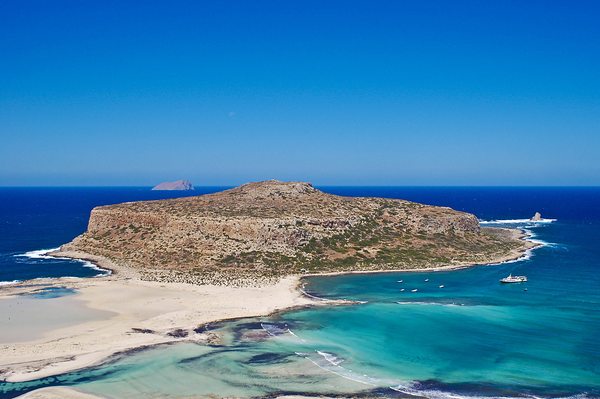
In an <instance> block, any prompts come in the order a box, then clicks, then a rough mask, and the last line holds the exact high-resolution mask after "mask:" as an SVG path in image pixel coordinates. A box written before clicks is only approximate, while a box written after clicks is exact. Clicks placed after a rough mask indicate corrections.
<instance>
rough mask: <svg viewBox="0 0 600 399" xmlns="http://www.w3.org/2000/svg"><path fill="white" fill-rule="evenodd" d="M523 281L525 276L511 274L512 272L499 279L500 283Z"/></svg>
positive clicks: (525, 279) (525, 278)
mask: <svg viewBox="0 0 600 399" xmlns="http://www.w3.org/2000/svg"><path fill="white" fill-rule="evenodd" d="M525 281H527V277H525V276H513V275H512V274H509V275H508V277H504V278H503V279H502V280H500V282H501V283H524V282H525Z"/></svg>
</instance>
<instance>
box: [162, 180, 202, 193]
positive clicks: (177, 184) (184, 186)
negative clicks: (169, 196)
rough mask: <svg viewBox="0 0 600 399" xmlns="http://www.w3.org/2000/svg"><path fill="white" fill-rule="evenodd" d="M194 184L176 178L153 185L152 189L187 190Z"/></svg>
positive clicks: (192, 187) (191, 188)
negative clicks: (175, 179) (172, 180)
mask: <svg viewBox="0 0 600 399" xmlns="http://www.w3.org/2000/svg"><path fill="white" fill-rule="evenodd" d="M193 189H194V186H192V183H190V182H189V181H187V180H178V181H174V182H166V183H161V184H159V185H158V186H156V187H154V188H153V189H152V190H179V191H188V190H193Z"/></svg>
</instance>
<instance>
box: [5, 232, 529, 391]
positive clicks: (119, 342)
mask: <svg viewBox="0 0 600 399" xmlns="http://www.w3.org/2000/svg"><path fill="white" fill-rule="evenodd" d="M507 231H508V230H507ZM510 234H512V235H513V236H514V237H519V238H520V239H521V240H523V241H524V246H523V248H522V249H521V250H515V251H513V252H511V253H510V254H508V255H505V256H503V257H501V258H498V259H493V260H492V261H490V262H488V264H497V263H501V262H506V261H511V260H515V259H518V258H520V257H521V256H523V254H524V252H525V251H527V250H530V249H532V248H534V247H535V246H536V244H535V243H533V242H530V241H526V239H527V237H526V236H525V235H524V233H523V232H522V231H520V230H510ZM51 255H53V256H57V257H68V258H73V259H85V260H88V261H91V262H93V263H94V264H96V265H98V266H99V267H101V268H103V269H107V270H110V271H111V272H112V273H111V274H110V275H108V276H103V277H93V278H82V279H73V278H59V279H36V280H30V281H24V282H20V283H17V284H14V285H8V286H4V287H2V289H1V290H0V311H1V310H3V309H4V307H6V306H7V305H8V306H12V303H13V302H14V298H16V297H18V296H21V297H22V298H27V297H28V295H30V294H35V293H40V292H47V291H48V290H53V289H60V290H72V291H74V292H75V293H76V294H75V295H71V296H69V297H68V299H67V300H69V301H75V302H78V304H83V305H84V306H85V308H86V309H88V310H89V312H90V313H93V312H96V313H95V314H94V315H95V318H94V319H93V320H91V321H90V320H89V319H88V320H86V321H84V322H78V321H77V320H75V321H73V322H72V323H71V324H70V325H67V326H62V327H58V328H56V326H51V325H50V326H49V325H44V323H43V321H41V322H40V323H36V320H29V321H30V322H31V323H32V324H31V326H33V328H35V329H37V331H40V334H41V336H37V337H33V338H32V337H31V336H30V335H28V334H23V335H22V339H20V340H17V342H0V359H1V360H0V380H3V381H7V382H23V381H31V380H35V379H39V378H44V377H49V376H53V375H58V374H63V373H67V372H70V371H74V370H77V369H81V368H85V367H89V366H92V365H96V364H99V363H101V362H102V361H104V360H106V359H108V358H109V357H110V356H111V355H114V354H116V353H119V352H124V351H128V350H131V349H134V348H140V347H147V346H153V345H161V344H168V343H174V342H182V341H194V342H199V343H206V344H211V343H214V342H219V340H220V337H219V336H218V335H217V334H215V333H214V332H211V331H210V329H207V328H206V325H207V324H209V323H211V322H216V321H222V320H228V319H239V318H246V317H257V316H266V315H269V314H272V313H274V312H277V311H282V310H286V309H287V310H289V309H291V308H295V307H305V306H315V305H336V304H337V305H340V304H352V303H354V302H352V301H328V300H319V299H316V298H314V297H310V296H308V295H305V294H304V292H303V291H302V290H301V289H300V288H299V286H300V280H301V278H302V277H303V276H308V275H291V276H287V277H284V278H281V279H280V280H279V281H278V282H276V283H273V282H272V281H271V282H269V281H255V284H254V285H253V286H252V285H250V286H248V285H246V286H242V287H232V286H213V285H193V284H186V283H169V282H154V281H144V280H142V279H140V276H139V273H138V272H137V271H136V270H135V269H132V268H129V267H121V266H119V265H117V264H114V263H112V262H111V261H110V260H108V259H106V258H104V257H101V256H95V255H90V254H87V253H83V252H60V251H58V252H54V253H51ZM474 265H475V264H467V263H458V264H453V265H449V266H446V267H441V268H432V269H429V270H424V269H415V270H402V271H406V272H410V271H435V270H450V269H459V268H464V267H469V266H474ZM374 272H399V270H389V271H374ZM331 274H340V273H329V274H325V273H323V274H321V275H331ZM313 275H314V274H313ZM9 300H12V302H11V304H9ZM35 300H37V301H52V300H53V299H35ZM54 311H55V312H58V313H60V312H62V311H65V310H64V309H62V308H59V309H55V310H54ZM66 311H68V310H66ZM2 313H4V312H0V314H2ZM58 313H57V314H58ZM49 317H50V318H51V317H52V315H49ZM12 322H13V323H17V322H18V321H17V320H12ZM3 324H4V325H6V328H9V329H10V328H17V329H18V328H21V329H23V328H24V326H17V325H15V324H13V326H12V327H11V320H3ZM25 327H27V326H25ZM34 392H35V391H34ZM31 393H33V392H31ZM31 393H30V394H31ZM32 397H33V396H32Z"/></svg>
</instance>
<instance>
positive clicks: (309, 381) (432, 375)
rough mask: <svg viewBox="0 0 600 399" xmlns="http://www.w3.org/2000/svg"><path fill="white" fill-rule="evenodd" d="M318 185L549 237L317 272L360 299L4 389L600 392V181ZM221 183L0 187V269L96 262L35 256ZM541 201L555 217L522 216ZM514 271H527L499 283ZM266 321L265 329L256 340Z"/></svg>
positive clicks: (235, 325) (316, 286)
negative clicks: (120, 214)
mask: <svg viewBox="0 0 600 399" xmlns="http://www.w3.org/2000/svg"><path fill="white" fill-rule="evenodd" d="M318 188H320V189H322V190H324V191H326V192H330V193H333V194H338V195H351V196H380V197H389V198H403V199H407V200H412V201H416V202H420V203H425V204H431V205H441V206H449V207H451V208H453V209H456V210H461V211H466V212H470V213H473V214H475V215H476V216H477V217H478V218H479V219H480V220H481V221H482V222H483V223H484V224H486V225H490V226H505V227H506V226H508V227H516V228H520V229H524V230H525V231H526V232H527V233H528V234H529V235H530V239H532V240H535V241H536V242H538V243H540V244H541V246H540V247H539V248H537V249H535V250H533V251H531V252H530V253H529V254H528V255H527V256H525V257H524V258H523V259H521V260H519V261H517V262H511V263H504V264H500V265H488V266H476V267H472V268H467V269H462V270H455V271H445V272H421V273H381V274H354V275H343V276H336V277H313V278H307V279H305V282H304V283H305V288H306V290H308V291H309V292H310V293H311V294H313V295H316V296H319V297H326V298H344V299H353V300H357V301H362V302H364V303H363V304H360V305H354V306H332V307H316V308H310V309H301V310H295V311H291V312H287V313H284V314H279V315H273V316H270V317H264V318H259V319H244V320H238V321H230V322H223V323H215V324H214V325H211V326H210V327H209V328H210V329H212V330H214V331H216V332H219V333H220V334H221V335H222V336H223V345H222V346H215V347H211V346H205V345H196V344H192V343H186V344H178V345H169V346H160V347H155V348H150V349H146V350H139V351H134V352H130V353H127V354H123V355H122V356H119V357H117V358H113V359H111V360H110V361H108V362H106V363H105V364H103V365H100V366H97V367H93V368H89V369H84V370H80V371H77V372H73V373H69V374H65V375H62V376H57V377H51V378H47V379H43V380H38V381H32V382H27V383H20V384H10V383H1V382H0V398H11V397H15V396H17V395H19V394H22V393H24V392H26V391H28V390H31V389H35V388H38V387H41V386H45V385H72V386H76V387H79V388H81V389H84V390H88V391H91V392H95V393H98V394H102V395H106V396H108V397H113V398H145V397H161V398H163V397H164V398H175V397H182V398H192V397H209V396H213V397H214V396H216V397H225V396H228V397H231V396H237V397H263V396H264V397H267V396H268V397H272V396H273V395H275V394H278V393H287V394H303V395H309V396H316V395H321V394H325V395H346V396H351V395H352V396H355V395H367V396H380V397H412V396H422V397H428V398H436V399H437V398H440V399H441V398H462V397H536V398H537V397H543V398H556V397H577V398H585V397H600V245H598V242H600V188H598V187H595V188H481V187H472V188H471V187H469V188H467V187H458V188H457V187H448V188H442V187H432V188H427V187H318ZM220 189H221V188H214V187H207V188H199V189H198V188H197V190H196V191H195V192H192V193H174V192H152V191H150V190H149V188H0V226H1V227H0V281H4V282H10V281H13V280H22V279H30V278H37V277H56V276H79V277H84V276H94V275H98V274H100V273H102V271H101V270H97V269H95V268H93V267H91V266H90V265H89V264H84V263H82V262H76V261H65V260H52V259H46V258H45V257H43V256H40V253H41V252H36V251H41V250H47V249H51V248H56V247H58V246H60V245H61V244H63V243H66V242H68V241H70V240H72V239H73V238H74V237H75V236H77V235H78V234H80V233H82V232H83V231H85V229H86V225H87V218H88V216H89V212H90V210H91V209H92V208H93V207H94V206H98V205H105V204H110V203H118V202H124V201H134V200H148V199H160V198H171V197H173V196H181V195H198V194H202V193H208V192H215V191H219V190H220ZM535 212H540V213H541V214H542V216H543V217H544V218H545V220H544V221H543V222H537V223H534V222H530V221H528V220H527V219H529V218H530V217H532V216H533V215H534V213H535ZM511 273H512V274H513V275H526V276H527V277H528V281H527V282H526V283H519V284H501V283H500V282H499V280H500V279H501V278H502V277H506V276H507V275H509V274H511ZM400 281H401V282H400ZM0 289H1V288H0ZM415 289H417V291H416V292H413V290H415ZM0 327H2V326H0ZM256 331H267V332H268V333H269V335H268V336H269V338H268V339H252V338H251V337H255V336H256V334H253V332H256Z"/></svg>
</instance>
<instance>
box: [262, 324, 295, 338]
mask: <svg viewBox="0 0 600 399" xmlns="http://www.w3.org/2000/svg"><path fill="white" fill-rule="evenodd" d="M260 326H261V327H262V329H263V330H265V331H266V332H267V334H269V335H270V336H271V337H276V336H278V335H282V334H285V333H287V332H289V331H290V329H289V328H281V327H279V326H277V325H275V324H267V323H260Z"/></svg>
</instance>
